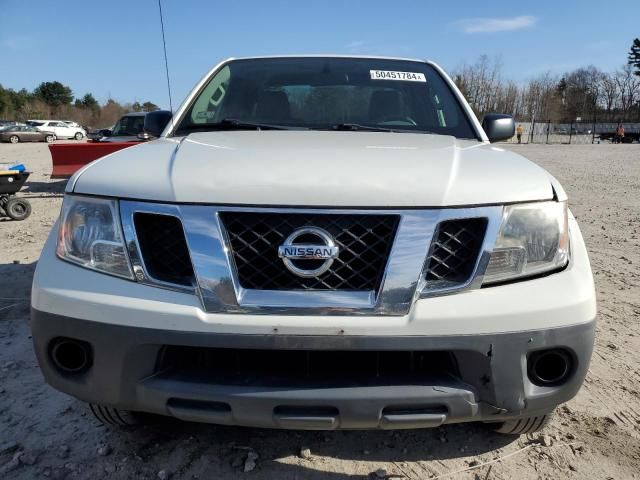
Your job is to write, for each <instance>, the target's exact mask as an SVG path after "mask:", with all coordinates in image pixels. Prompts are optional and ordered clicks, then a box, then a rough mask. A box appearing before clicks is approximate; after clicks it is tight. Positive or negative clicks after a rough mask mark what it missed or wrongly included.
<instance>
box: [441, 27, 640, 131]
mask: <svg viewBox="0 0 640 480" xmlns="http://www.w3.org/2000/svg"><path fill="white" fill-rule="evenodd" d="M501 67H502V65H501V62H500V60H499V59H490V58H489V57H487V56H486V55H483V56H481V57H480V58H479V59H478V60H477V61H476V62H474V63H471V64H464V65H462V66H461V67H459V68H458V69H457V70H456V71H455V72H454V75H453V78H454V81H455V82H456V84H457V85H458V87H459V88H460V90H461V91H462V93H463V94H464V95H465V96H466V98H467V100H468V101H469V103H470V104H471V107H472V108H473V110H474V111H475V113H476V114H477V115H478V117H482V115H484V114H485V113H489V112H500V113H508V114H511V115H513V116H514V117H515V118H516V120H518V121H523V122H530V121H537V122H544V121H547V120H550V121H552V122H562V123H571V122H575V121H589V122H593V121H597V122H616V123H617V122H640V39H638V38H636V39H635V40H634V41H633V43H632V45H631V48H630V50H629V53H628V57H627V63H626V64H624V65H623V66H621V68H619V69H617V70H615V71H613V72H604V71H602V70H600V69H599V68H597V67H595V66H593V65H589V66H586V67H582V68H577V69H575V70H572V71H570V72H566V73H565V74H563V75H552V74H551V73H544V74H542V75H539V76H537V77H535V78H532V79H530V80H529V81H527V82H524V83H516V82H514V81H513V80H508V79H505V78H504V77H503V75H502V68H501Z"/></svg>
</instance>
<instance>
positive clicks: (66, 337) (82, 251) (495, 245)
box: [32, 56, 596, 434]
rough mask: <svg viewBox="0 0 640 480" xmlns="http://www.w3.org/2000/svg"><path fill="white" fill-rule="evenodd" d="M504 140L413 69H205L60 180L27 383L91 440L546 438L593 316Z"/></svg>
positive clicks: (556, 217) (404, 63)
mask: <svg viewBox="0 0 640 480" xmlns="http://www.w3.org/2000/svg"><path fill="white" fill-rule="evenodd" d="M513 130H514V123H513V120H512V119H511V118H510V117H508V116H505V115H497V114H496V115H487V116H486V117H485V118H484V121H483V123H482V125H481V124H480V123H479V122H478V120H477V119H476V117H475V116H474V114H473V113H472V111H471V109H470V108H469V105H468V104H467V103H466V101H465V100H464V98H463V96H462V95H461V93H460V92H459V91H458V89H457V88H456V87H455V85H454V84H453V82H452V81H451V80H450V78H449V77H448V76H447V75H446V74H445V73H444V72H443V71H442V70H441V69H440V68H439V67H438V66H437V65H435V64H433V63H431V62H425V61H418V60H408V59H393V58H372V57H328V56H305V57H301V56H293V57H269V58H244V59H231V60H227V61H224V62H222V63H221V64H219V65H217V66H216V67H215V68H213V70H212V71H211V72H210V73H209V74H207V75H206V76H205V77H204V78H203V79H202V81H200V83H199V84H198V85H197V86H196V87H195V89H194V90H193V91H192V93H191V94H190V95H189V96H188V97H187V99H186V100H185V102H184V103H183V105H182V106H181V107H180V108H179V109H178V110H177V112H176V114H175V116H174V119H173V120H172V121H171V122H170V123H169V125H168V126H167V127H166V129H165V130H164V132H162V135H161V137H160V138H159V139H157V140H154V141H151V142H148V143H144V144H140V145H138V146H134V147H131V148H128V149H126V150H122V151H119V152H117V153H114V154H112V155H109V156H107V157H104V158H102V159H100V160H97V161H95V162H93V163H91V164H90V165H88V166H87V167H85V168H83V169H82V170H80V171H78V172H77V173H76V174H75V175H74V176H73V178H72V179H71V180H70V181H69V183H68V185H67V190H66V194H65V198H64V204H63V207H62V212H61V215H60V219H59V221H58V222H57V224H56V225H55V226H54V228H53V230H52V232H51V235H50V237H49V239H48V241H47V243H46V245H45V247H44V250H43V252H42V256H41V258H40V261H39V262H38V266H37V270H36V274H35V279H34V283H33V295H32V329H33V339H34V344H35V349H36V353H37V356H38V359H39V363H40V366H41V368H42V372H43V373H44V376H45V379H46V380H47V382H49V383H50V384H51V385H52V386H54V387H55V388H57V389H59V390H61V391H63V392H66V393H68V394H70V395H73V396H75V397H77V398H79V399H81V400H83V401H86V402H88V403H90V404H91V409H92V411H93V412H94V413H95V414H96V416H97V417H98V418H99V419H100V420H102V421H103V422H105V423H109V424H120V425H128V424H133V423H135V422H138V421H140V419H141V418H142V417H143V416H141V415H139V412H148V413H154V414H160V415H168V416H173V417H176V418H179V419H183V420H188V421H201V422H211V423H217V424H229V425H247V426H257V427H269V428H271V427H275V428H291V429H338V428H342V429H352V428H357V429H368V428H384V429H393V428H421V427H434V426H438V425H442V424H447V423H456V422H472V421H479V422H485V423H488V424H491V426H492V427H493V428H495V429H496V430H497V431H499V432H503V433H511V434H521V433H527V432H531V431H535V430H537V429H539V428H542V427H543V426H544V425H545V424H546V422H547V421H548V419H549V414H550V413H551V412H552V411H553V409H554V408H555V407H556V406H557V405H558V404H560V403H562V402H566V401H567V400H569V399H571V398H572V397H573V396H574V395H575V394H576V393H577V392H578V390H579V388H580V386H581V384H582V382H583V380H584V378H585V375H586V373H587V369H588V365H589V360H590V357H591V352H592V348H593V339H594V331H595V317H596V302H595V293H594V286H593V279H592V274H591V269H590V266H589V260H588V258H587V252H586V249H585V245H584V242H583V240H582V237H581V234H580V230H579V228H578V225H577V223H576V221H575V219H574V217H573V216H572V215H571V212H570V211H569V209H568V204H567V196H566V194H565V192H564V190H563V189H562V187H561V186H560V184H559V183H558V182H557V181H556V180H555V179H554V178H553V177H552V176H551V175H550V174H549V173H547V172H546V171H545V170H543V169H542V168H540V167H538V166H536V165H535V164H533V163H531V162H529V161H528V160H526V159H525V158H523V157H521V156H520V155H517V154H516V153H512V152H510V151H508V150H505V149H503V148H500V147H499V146H495V145H492V144H491V142H494V141H498V140H504V139H506V138H510V137H511V136H513Z"/></svg>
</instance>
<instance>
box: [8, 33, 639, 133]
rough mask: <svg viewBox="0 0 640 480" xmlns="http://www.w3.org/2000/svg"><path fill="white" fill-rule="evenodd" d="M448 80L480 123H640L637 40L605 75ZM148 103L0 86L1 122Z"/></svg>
mask: <svg viewBox="0 0 640 480" xmlns="http://www.w3.org/2000/svg"><path fill="white" fill-rule="evenodd" d="M453 79H454V81H455V82H456V84H457V85H458V87H459V88H460V90H461V91H462V93H463V94H464V95H465V97H466V98H467V100H468V101H469V103H470V104H471V107H472V108H473V110H474V111H475V113H476V115H478V117H479V118H481V117H482V115H484V114H485V113H489V112H500V113H509V114H511V115H513V116H514V117H515V118H516V120H518V121H522V122H530V121H537V122H544V121H547V120H550V121H552V122H562V123H571V122H575V121H580V120H582V121H589V122H592V121H597V122H640V39H638V38H636V39H635V40H633V43H632V45H631V48H630V50H629V54H628V57H627V63H626V64H625V65H623V66H622V67H621V68H619V69H618V70H616V71H613V72H604V71H602V70H600V69H599V68H597V67H595V66H593V65H589V66H586V67H582V68H578V69H575V70H573V71H570V72H567V73H565V74H563V75H553V74H551V73H544V74H542V75H539V76H537V77H535V78H532V79H530V80H529V81H527V82H524V83H516V82H515V81H513V80H508V79H505V78H504V77H503V74H502V64H501V62H500V61H499V60H497V59H490V58H489V57H487V56H486V55H483V56H481V57H480V58H479V59H478V60H477V61H476V62H474V63H471V64H464V65H462V66H461V67H459V68H458V69H456V70H455V71H454V72H453ZM158 109H159V107H158V106H157V105H155V104H153V103H152V102H148V101H147V102H144V103H140V102H134V103H124V104H121V103H119V102H117V101H115V100H113V99H109V100H107V101H106V103H104V104H102V105H101V104H100V103H99V102H98V101H97V100H96V99H95V97H94V96H93V95H92V94H91V93H87V94H85V95H84V96H82V97H77V98H76V97H74V94H73V92H72V90H71V88H69V87H68V86H66V85H63V84H62V83H60V82H57V81H54V82H43V83H41V84H40V85H38V87H36V88H35V89H34V90H33V91H32V92H28V91H27V90H26V89H24V88H23V89H22V90H18V91H15V90H12V89H10V88H3V87H2V85H0V119H9V120H21V121H24V120H26V119H29V118H59V119H63V120H74V121H76V122H78V123H79V124H81V125H88V126H94V127H105V126H109V125H112V124H113V123H115V122H116V121H117V120H118V118H120V117H121V116H122V115H123V114H124V113H127V112H132V111H145V112H150V111H154V110H158Z"/></svg>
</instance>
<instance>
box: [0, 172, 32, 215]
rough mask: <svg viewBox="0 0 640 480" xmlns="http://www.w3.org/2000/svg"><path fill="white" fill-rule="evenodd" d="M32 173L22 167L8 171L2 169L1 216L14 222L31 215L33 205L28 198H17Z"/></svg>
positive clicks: (0, 173)
mask: <svg viewBox="0 0 640 480" xmlns="http://www.w3.org/2000/svg"><path fill="white" fill-rule="evenodd" d="M29 175H31V172H27V171H26V170H24V167H23V166H22V165H20V166H18V167H11V168H9V169H8V170H5V169H3V168H0V215H3V214H4V215H6V216H7V217H9V218H11V219H13V220H24V219H25V218H27V217H28V216H29V215H31V204H30V203H29V200H27V199H26V198H20V197H16V193H18V192H19V191H20V189H21V188H22V186H23V185H24V182H26V181H27V178H29Z"/></svg>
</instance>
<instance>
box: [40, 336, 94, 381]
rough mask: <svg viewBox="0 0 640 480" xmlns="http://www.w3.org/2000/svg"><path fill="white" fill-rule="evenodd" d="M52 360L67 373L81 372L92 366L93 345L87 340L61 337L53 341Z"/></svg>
mask: <svg viewBox="0 0 640 480" xmlns="http://www.w3.org/2000/svg"><path fill="white" fill-rule="evenodd" d="M50 355H51V360H52V361H53V363H54V365H55V366H56V367H57V368H58V369H59V370H61V371H63V372H66V373H81V372H84V371H86V370H88V369H89V367H90V366H91V362H92V358H91V346H90V345H89V344H88V343H87V342H82V341H79V340H72V339H69V338H59V339H56V340H54V341H53V342H52V343H51V349H50Z"/></svg>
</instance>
